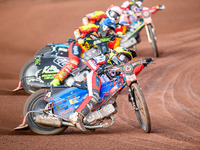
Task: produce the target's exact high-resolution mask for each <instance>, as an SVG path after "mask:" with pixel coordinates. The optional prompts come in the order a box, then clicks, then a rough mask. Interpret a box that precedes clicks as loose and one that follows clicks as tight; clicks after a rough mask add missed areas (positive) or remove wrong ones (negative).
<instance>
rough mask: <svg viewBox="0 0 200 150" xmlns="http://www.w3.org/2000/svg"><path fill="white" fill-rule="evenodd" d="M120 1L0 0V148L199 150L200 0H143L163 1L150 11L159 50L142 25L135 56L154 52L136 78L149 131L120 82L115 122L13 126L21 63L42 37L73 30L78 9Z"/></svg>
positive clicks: (58, 37) (62, 36)
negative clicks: (47, 132) (47, 129)
mask: <svg viewBox="0 0 200 150" xmlns="http://www.w3.org/2000/svg"><path fill="white" fill-rule="evenodd" d="M122 2H123V1H122V0H120V1H116V0H109V1H108V0H101V1H99V0H73V1H72V0H0V56H1V60H0V65H1V71H0V85H1V86H0V105H1V108H0V149H2V150H7V149H20V150H21V149H30V150H32V149H37V150H39V149H89V150H90V149H109V150H110V149H131V150H132V149H137V150H140V149H141V150H144V149H158V150H170V149H173V150H197V149H200V86H199V85H200V69H199V66H200V10H199V7H200V1H199V0H184V1H183V0H171V1H169V0H168V1H166V0H146V1H145V2H144V6H147V7H151V6H154V5H157V4H164V5H165V6H166V9H165V10H162V11H159V12H157V13H156V14H154V15H153V16H152V17H153V21H154V24H155V27H156V32H157V39H158V48H159V53H160V57H159V58H154V57H153V51H152V49H151V45H150V44H149V43H148V42H147V39H146V35H145V30H143V31H142V32H141V38H142V42H141V43H140V44H139V45H138V51H137V53H138V58H146V57H153V58H154V60H155V62H156V64H155V65H153V64H152V65H149V66H148V67H147V68H145V69H144V70H143V71H142V72H141V73H140V74H139V75H138V80H139V83H140V84H141V86H142V88H143V92H144V95H145V98H146V101H147V104H148V108H149V112H150V115H151V122H152V132H151V133H149V134H146V133H143V131H142V130H141V128H140V126H139V123H138V121H137V119H136V117H135V113H134V111H133V108H132V107H131V105H130V103H129V102H128V101H127V90H126V89H125V90H124V91H123V92H122V93H121V95H120V96H119V97H118V106H119V111H118V114H117V115H116V122H115V124H114V126H112V127H110V128H106V129H98V130H96V132H90V131H87V132H86V133H83V132H81V131H79V130H78V129H75V128H68V129H67V130H66V131H65V132H64V133H63V134H61V135H56V136H41V135H35V134H32V133H31V132H30V130H23V131H14V130H13V129H14V128H15V127H16V126H18V125H19V124H21V122H22V119H23V115H22V114H23V106H24V103H25V101H26V99H27V98H28V97H29V95H28V94H26V93H25V92H23V91H19V92H17V93H14V92H12V90H13V89H15V88H16V87H17V85H18V81H19V73H20V70H21V68H22V67H23V65H24V64H25V63H26V62H27V61H29V60H30V59H32V58H33V56H34V54H35V53H36V52H37V50H39V49H40V48H42V47H43V46H44V45H45V44H47V43H52V42H54V43H56V42H57V43H59V42H60V43H62V42H65V41H66V40H67V39H68V38H69V37H73V30H74V28H76V27H78V26H80V25H81V18H82V17H83V15H84V14H86V13H89V12H93V11H95V10H103V11H105V10H106V9H107V8H108V7H109V5H111V4H115V5H121V4H122Z"/></svg>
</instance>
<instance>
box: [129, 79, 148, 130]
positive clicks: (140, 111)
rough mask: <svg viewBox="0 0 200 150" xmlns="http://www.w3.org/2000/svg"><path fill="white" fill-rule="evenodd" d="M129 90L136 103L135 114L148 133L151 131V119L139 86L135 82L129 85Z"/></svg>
mask: <svg viewBox="0 0 200 150" xmlns="http://www.w3.org/2000/svg"><path fill="white" fill-rule="evenodd" d="M131 90H132V92H133V97H134V100H135V105H136V110H135V113H136V116H137V119H138V121H139V123H140V126H141V127H142V129H143V131H144V132H146V133H149V132H150V131H151V120H150V115H149V110H148V107H147V104H146V100H145V98H144V95H143V92H142V90H141V87H140V86H139V85H138V84H137V83H133V84H132V85H131Z"/></svg>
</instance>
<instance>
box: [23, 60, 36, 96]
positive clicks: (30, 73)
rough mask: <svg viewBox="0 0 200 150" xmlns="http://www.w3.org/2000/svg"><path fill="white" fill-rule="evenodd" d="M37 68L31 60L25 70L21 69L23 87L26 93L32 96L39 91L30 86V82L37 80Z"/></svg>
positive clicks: (24, 67)
mask: <svg viewBox="0 0 200 150" xmlns="http://www.w3.org/2000/svg"><path fill="white" fill-rule="evenodd" d="M37 70H38V69H37V66H35V62H34V60H33V59H32V60H30V61H29V62H27V63H26V64H25V65H24V66H23V68H22V69H21V72H20V80H21V81H22V87H23V89H24V91H25V92H26V93H28V94H32V93H34V92H35V91H37V90H38V89H36V88H32V87H30V86H29V85H28V83H29V82H30V80H32V79H35V78H36V77H35V73H36V71H37Z"/></svg>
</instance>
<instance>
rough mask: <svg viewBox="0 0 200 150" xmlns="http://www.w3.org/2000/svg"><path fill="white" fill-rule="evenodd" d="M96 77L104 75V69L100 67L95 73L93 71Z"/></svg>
mask: <svg viewBox="0 0 200 150" xmlns="http://www.w3.org/2000/svg"><path fill="white" fill-rule="evenodd" d="M95 72H96V73H97V74H98V75H102V74H104V69H103V68H102V67H99V68H98V69H97V70H96V71H95Z"/></svg>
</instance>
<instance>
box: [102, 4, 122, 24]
mask: <svg viewBox="0 0 200 150" xmlns="http://www.w3.org/2000/svg"><path fill="white" fill-rule="evenodd" d="M121 14H122V10H121V8H120V7H119V6H116V5H111V6H110V7H109V8H108V9H107V11H106V15H107V16H108V18H110V19H112V20H114V21H116V20H118V19H119V17H120V16H121Z"/></svg>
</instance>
